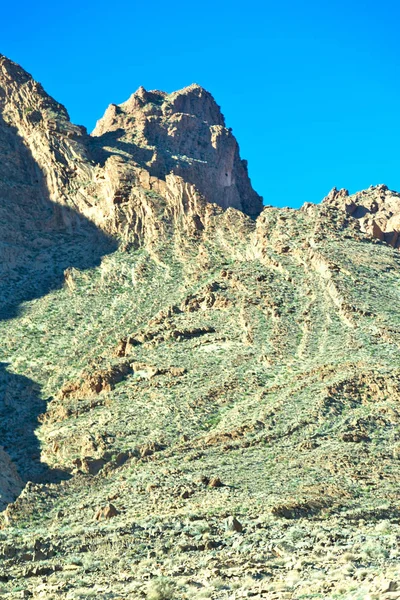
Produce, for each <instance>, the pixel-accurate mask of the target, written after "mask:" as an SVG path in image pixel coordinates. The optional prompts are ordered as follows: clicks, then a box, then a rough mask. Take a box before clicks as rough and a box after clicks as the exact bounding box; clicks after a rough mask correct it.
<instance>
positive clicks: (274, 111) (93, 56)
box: [0, 0, 400, 207]
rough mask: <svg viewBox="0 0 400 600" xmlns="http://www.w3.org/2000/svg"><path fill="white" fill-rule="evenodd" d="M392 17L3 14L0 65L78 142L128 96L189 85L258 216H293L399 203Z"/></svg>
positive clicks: (190, 5)
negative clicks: (16, 67) (210, 109)
mask: <svg viewBox="0 0 400 600" xmlns="http://www.w3.org/2000/svg"><path fill="white" fill-rule="evenodd" d="M82 4H83V5H84V6H82ZM399 17H400V8H399V6H398V4H397V3H396V2H393V1H387V0H380V1H379V2H377V1H376V0H373V1H372V0H366V1H364V2H361V1H359V0H350V1H349V0H347V1H346V2H345V1H342V0H338V1H335V0H332V1H331V2H324V1H323V0H320V1H319V2H317V1H315V0H311V1H307V0H304V1H303V2H301V1H293V0H290V1H286V2H285V1H281V2H280V3H278V2H276V0H275V1H274V2H271V1H270V0H266V1H264V2H261V1H258V0H257V1H255V0H247V1H243V0H241V1H240V2H239V1H237V0H232V1H230V2H228V1H225V0H222V1H218V0H214V1H213V2H211V1H210V0H202V1H200V0H199V1H198V2H187V1H186V2H181V1H177V2H175V3H171V2H165V1H163V2H161V1H159V0H153V1H152V2H145V1H143V0H142V1H141V2H137V1H136V0H133V1H131V2H129V1H126V0H119V1H118V2H111V1H110V0H108V1H107V2H105V1H104V0H96V2H94V1H93V0H86V1H84V2H83V3H81V1H79V2H78V1H77V0H70V1H69V2H63V1H62V0H60V1H59V2H55V1H54V0H53V1H52V2H50V1H48V0H40V1H39V2H37V3H33V2H28V1H27V0H21V1H20V2H18V3H17V2H8V3H7V4H6V5H3V6H2V19H1V24H0V33H1V36H0V40H1V42H0V52H1V53H3V54H5V55H6V56H8V57H9V58H11V59H13V60H15V61H16V62H18V63H20V64H21V65H22V66H23V67H24V68H25V69H26V70H27V71H29V72H30V73H32V75H33V76H34V77H35V79H37V80H38V81H40V82H41V83H42V84H43V86H44V87H45V89H46V90H47V91H48V92H49V93H50V94H51V95H53V96H54V97H55V98H56V99H57V100H58V101H60V102H62V103H63V104H65V105H66V107H67V109H68V111H69V113H70V116H71V118H72V120H73V121H74V122H75V123H78V124H83V125H86V126H87V127H88V129H89V130H91V129H92V128H93V127H94V124H95V121H96V120H97V119H98V118H100V117H101V116H102V114H103V113H104V110H105V108H106V107H107V105H108V104H109V103H111V102H114V103H120V102H123V101H124V100H126V99H127V98H128V97H129V96H130V94H131V93H132V92H133V91H135V90H136V89H137V88H138V87H139V86H140V85H144V87H145V88H147V89H155V88H157V89H162V90H165V91H167V92H171V91H174V90H176V89H179V88H181V87H184V86H186V85H189V84H190V83H193V82H196V83H199V84H200V85H202V86H204V87H205V88H207V89H208V90H209V91H211V92H212V94H213V95H214V96H215V98H216V100H217V102H218V103H219V104H220V105H221V107H222V110H223V112H224V114H225V117H226V120H227V125H228V126H231V127H232V128H233V132H234V134H235V135H236V137H237V139H238V141H239V144H240V147H241V155H242V157H243V158H246V159H247V160H248V161H249V172H250V176H251V179H252V183H253V186H254V187H255V189H256V190H257V191H258V192H259V193H260V194H261V195H262V196H264V201H265V203H266V204H273V205H278V206H293V207H297V206H300V205H301V204H302V203H303V202H306V201H310V202H319V201H320V200H321V199H322V198H323V196H324V195H326V194H327V193H328V192H329V190H330V189H331V188H332V187H333V186H336V187H346V188H348V189H349V190H350V192H355V191H357V190H359V189H363V188H366V187H368V186H370V185H375V184H379V183H386V184H387V185H388V186H389V187H391V188H392V189H397V190H400V168H399V167H400V164H399V163H400V160H399V159H400V150H399V140H400V115H399V97H400V76H399V75H400V73H399V71H400V69H399V67H400V48H399V44H400V42H399V34H398V23H399Z"/></svg>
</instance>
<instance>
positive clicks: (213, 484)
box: [208, 477, 224, 488]
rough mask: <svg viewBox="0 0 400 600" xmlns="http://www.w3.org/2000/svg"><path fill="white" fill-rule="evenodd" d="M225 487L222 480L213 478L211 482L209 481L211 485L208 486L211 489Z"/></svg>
mask: <svg viewBox="0 0 400 600" xmlns="http://www.w3.org/2000/svg"><path fill="white" fill-rule="evenodd" d="M223 485H224V484H223V483H222V481H221V480H220V478H219V477H212V478H211V479H210V481H209V484H208V486H209V487H212V488H219V487H223Z"/></svg>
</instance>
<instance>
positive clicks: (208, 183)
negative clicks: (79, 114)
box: [0, 56, 262, 245]
mask: <svg viewBox="0 0 400 600" xmlns="http://www.w3.org/2000/svg"><path fill="white" fill-rule="evenodd" d="M0 127H1V130H2V135H1V142H0V143H1V144H2V151H3V155H4V156H5V157H7V160H6V161H5V163H3V164H2V167H1V168H2V169H3V171H4V176H3V178H2V186H3V190H5V189H6V188H5V186H7V183H6V182H7V181H12V182H14V183H13V184H12V185H14V184H15V182H19V184H18V185H19V186H20V192H21V193H20V194H19V192H18V191H15V192H13V194H7V192H6V191H4V193H3V195H4V196H5V197H7V198H9V199H10V198H11V197H13V206H14V207H15V208H16V212H17V213H18V211H20V210H21V211H22V212H23V213H24V214H25V211H26V210H27V213H26V220H27V221H28V220H30V222H31V224H32V223H33V222H35V225H32V226H33V227H37V223H38V222H39V223H40V227H41V228H43V227H45V226H46V227H47V228H49V229H50V230H51V229H54V228H55V227H56V228H57V227H61V228H64V229H71V228H72V229H73V228H76V227H77V226H78V225H79V223H80V219H79V214H80V215H83V216H84V217H85V218H87V219H89V220H90V221H92V222H94V223H95V224H96V225H97V226H99V227H101V228H102V229H103V231H105V232H107V233H111V234H113V235H117V236H119V237H120V238H121V237H122V238H123V239H125V241H127V242H133V243H134V244H135V245H141V244H149V243H150V244H151V243H153V242H154V239H153V238H152V235H153V234H155V230H156V229H157V228H158V227H159V224H160V223H162V222H163V221H165V220H166V221H168V222H169V220H170V219H171V218H172V219H174V215H176V214H177V213H179V212H180V211H181V210H182V197H181V196H182V194H181V192H180V190H181V189H183V188H185V190H186V192H185V197H186V200H185V202H186V203H187V202H189V203H192V204H193V203H194V204H196V203H197V204H198V203H199V202H200V204H201V205H202V207H203V208H204V207H205V206H206V204H207V203H215V204H217V205H219V206H221V207H222V208H224V209H226V208H228V207H233V208H236V209H239V210H241V211H243V212H244V213H246V214H248V215H250V216H252V217H256V216H257V215H258V214H259V213H260V211H261V209H262V199H261V198H260V197H259V196H258V195H257V194H256V193H255V192H254V190H253V189H252V188H251V184H250V180H249V178H248V175H247V169H246V163H245V162H244V161H242V160H241V159H240V157H239V150H238V145H237V142H236V140H235V138H234V137H233V135H232V133H231V132H230V130H228V129H226V128H225V126H224V118H223V116H222V114H221V112H220V109H219V107H218V106H217V104H216V103H215V101H214V100H213V98H212V96H211V95H210V94H209V93H208V92H206V91H205V90H203V89H202V88H200V87H199V86H196V85H193V86H190V87H188V88H185V89H183V90H181V91H180V92H176V93H174V94H171V95H167V94H165V93H163V92H146V91H145V90H144V89H143V88H140V89H139V90H138V91H137V92H136V93H135V94H133V95H132V96H131V98H130V99H129V100H128V101H127V102H125V103H124V104H122V105H121V106H116V105H111V106H110V107H109V108H108V109H107V111H106V114H105V116H104V118H103V119H102V120H101V121H99V123H98V125H97V127H96V129H95V131H94V132H93V136H92V137H91V138H90V137H89V136H88V135H87V133H86V130H85V129H84V128H83V127H78V126H75V125H73V124H71V122H70V120H69V116H68V113H67V111H66V110H65V108H64V107H63V106H61V105H60V104H59V103H57V102H56V101H54V100H53V99H52V98H51V97H50V96H48V95H47V94H46V92H45V91H44V90H43V88H42V87H41V85H40V84H38V83H37V82H35V81H34V80H33V79H32V78H31V76H30V75H28V74H27V73H26V72H25V71H24V70H23V69H21V68H20V67H19V66H18V65H16V64H15V63H13V62H12V61H10V60H8V59H7V58H5V57H4V56H0ZM21 186H22V187H21ZM175 191H177V196H176V198H175V197H174V193H175ZM17 197H18V202H17V200H16V199H17ZM195 198H197V199H199V200H195ZM154 199H156V200H157V202H154ZM192 199H193V202H192ZM48 200H49V201H50V202H51V203H52V204H49V203H48V202H47V201H48ZM149 203H150V205H151V209H150V211H149V207H148V205H149ZM153 205H156V206H153ZM3 206H4V207H5V204H3ZM3 210H5V208H3ZM29 211H32V218H30V219H29ZM43 211H44V212H43ZM13 212H14V211H13ZM189 212H193V209H190V211H189ZM42 213H43V214H42ZM39 215H40V217H39V218H37V217H38V216H39ZM15 217H17V214H16V215H15ZM199 219H201V217H200V216H199V215H198V216H197V217H195V220H199ZM16 228H18V227H16ZM2 239H3V236H2Z"/></svg>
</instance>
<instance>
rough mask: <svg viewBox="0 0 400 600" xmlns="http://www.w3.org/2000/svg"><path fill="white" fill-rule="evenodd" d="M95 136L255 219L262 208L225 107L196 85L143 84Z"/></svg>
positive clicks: (114, 108) (153, 171)
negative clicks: (171, 88)
mask: <svg viewBox="0 0 400 600" xmlns="http://www.w3.org/2000/svg"><path fill="white" fill-rule="evenodd" d="M92 135H93V136H94V137H96V138H98V140H97V144H99V142H100V143H101V144H103V145H104V149H105V150H106V151H107V150H108V151H109V152H111V153H115V152H118V153H119V154H120V155H121V156H125V157H126V156H127V155H129V156H131V157H132V158H133V159H134V160H135V161H136V162H137V164H138V165H140V166H142V167H144V168H146V169H147V170H148V172H149V173H150V175H152V176H154V177H157V178H158V179H165V178H166V176H167V175H168V174H169V173H173V174H175V175H178V176H180V177H181V178H182V179H183V180H184V181H186V182H187V183H191V184H193V185H194V186H195V187H196V189H197V190H198V191H199V192H200V194H202V195H203V196H204V198H205V199H206V200H207V201H208V202H214V203H216V204H218V205H219V206H221V207H222V208H228V207H232V208H237V209H239V210H241V211H243V212H244V213H246V214H248V215H249V216H251V217H256V216H257V215H258V214H259V213H260V212H261V209H262V198H261V197H260V196H259V195H258V194H257V193H256V192H255V191H254V190H253V189H252V187H251V183H250V179H249V177H248V174H247V163H246V161H243V160H241V159H240V155H239V147H238V144H237V141H236V139H235V137H234V136H233V134H232V131H231V129H227V128H226V127H225V119H224V116H223V115H222V113H221V111H220V107H219V106H218V105H217V103H216V102H215V100H214V99H213V97H212V96H211V94H210V93H209V92H207V91H206V90H204V89H203V88H202V87H200V86H198V85H196V84H193V85H190V86H188V87H186V88H183V89H182V90H179V91H178V92H174V93H173V94H166V93H165V92H160V91H150V92H147V91H146V90H145V89H144V88H143V87H141V88H139V89H138V90H137V92H135V93H134V94H133V95H132V96H131V97H130V98H129V100H127V101H126V102H124V103H123V104H120V105H116V104H111V105H110V106H109V107H108V109H107V110H106V112H105V114H104V117H103V118H102V119H100V121H98V123H97V125H96V128H95V130H94V131H93V134H92Z"/></svg>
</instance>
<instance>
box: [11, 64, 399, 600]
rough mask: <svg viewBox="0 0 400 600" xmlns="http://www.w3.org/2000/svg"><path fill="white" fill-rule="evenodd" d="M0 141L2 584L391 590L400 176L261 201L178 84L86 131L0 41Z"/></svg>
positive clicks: (69, 590)
mask: <svg viewBox="0 0 400 600" xmlns="http://www.w3.org/2000/svg"><path fill="white" fill-rule="evenodd" d="M0 152H1V160H0V214H1V220H0V255H1V267H0V268H1V271H0V361H1V362H0V432H1V436H0V444H1V448H0V510H2V512H1V513H0V527H1V530H0V597H1V598H12V599H13V598H37V599H45V600H47V599H58V598H60V599H64V598H65V599H67V600H68V599H78V598H79V599H86V598H102V599H109V598H114V599H119V600H127V599H129V600H130V599H132V600H136V599H138V598H143V599H148V600H173V599H186V600H189V599H190V600H192V599H201V598H210V599H212V600H220V599H221V600H222V599H226V600H228V599H231V600H234V599H235V600H236V599H240V598H250V597H251V598H263V599H266V600H280V599H307V598H310V599H311V598H313V599H315V598H320V599H321V600H322V599H323V600H325V599H332V600H333V599H338V598H341V599H343V600H344V599H354V600H364V599H367V598H369V599H370V600H372V599H376V600H377V599H380V598H386V599H387V600H389V599H395V598H400V568H399V566H398V565H399V557H400V547H399V540H400V492H399V482H400V434H399V422H400V408H399V406H400V404H399V402H400V367H399V365H400V287H399V281H400V254H399V250H398V246H399V242H398V234H399V231H400V226H399V225H398V221H399V219H400V200H399V198H400V195H399V194H398V193H396V192H393V191H390V190H388V189H387V187H386V186H384V185H378V186H376V187H371V188H369V189H368V190H364V191H362V192H359V193H357V194H354V195H351V196H349V194H348V193H347V191H346V190H339V191H338V190H336V189H333V190H332V192H331V193H330V194H329V195H328V196H327V197H326V198H325V199H324V200H323V201H322V202H321V204H319V205H313V204H305V205H304V206H303V207H302V208H301V209H300V210H292V209H278V208H274V207H272V206H265V207H263V205H262V199H261V198H260V197H259V196H258V194H257V193H256V192H255V191H254V190H253V189H252V187H251V183H250V180H249V178H248V174H247V167H246V163H245V161H243V160H242V159H241V158H240V154H239V149H238V145H237V142H236V140H235V138H234V137H233V135H232V132H231V131H230V130H229V129H227V128H226V126H225V121H224V117H223V115H222V113H221V111H220V108H219V107H218V105H217V104H216V102H215V101H214V99H213V98H212V96H211V95H210V94H209V93H208V92H206V91H205V90H203V89H202V88H200V87H199V86H197V85H191V86H189V87H187V88H184V89H183V90H180V91H178V92H175V93H173V94H166V93H164V92H160V91H151V92H147V91H146V90H144V89H143V88H140V89H139V90H138V91H137V92H135V93H134V94H133V95H132V96H131V98H130V99H129V100H128V101H127V102H125V103H123V104H121V105H111V106H110V107H109V108H108V109H107V111H106V113H105V115H104V117H103V119H101V120H100V121H99V122H98V124H97V126H96V129H95V131H94V132H93V134H92V135H88V134H87V132H86V131H85V130H84V128H82V127H78V126H75V125H73V124H71V123H70V121H69V117H68V114H67V112H66V110H65V109H64V108H63V107H62V106H61V105H59V104H58V103H57V102H55V101H54V100H53V99H52V98H50V97H49V96H48V95H47V94H46V93H45V92H44V90H43V89H42V87H41V86H40V85H39V84H37V83H36V82H35V81H34V80H33V79H32V78H31V77H30V76H29V75H28V74H27V73H26V72H24V71H23V70H22V69H21V68H20V67H18V66H17V65H15V64H14V63H12V62H11V61H9V60H8V59H6V58H5V57H0ZM268 202H271V203H273V202H274V199H273V198H270V199H268Z"/></svg>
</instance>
